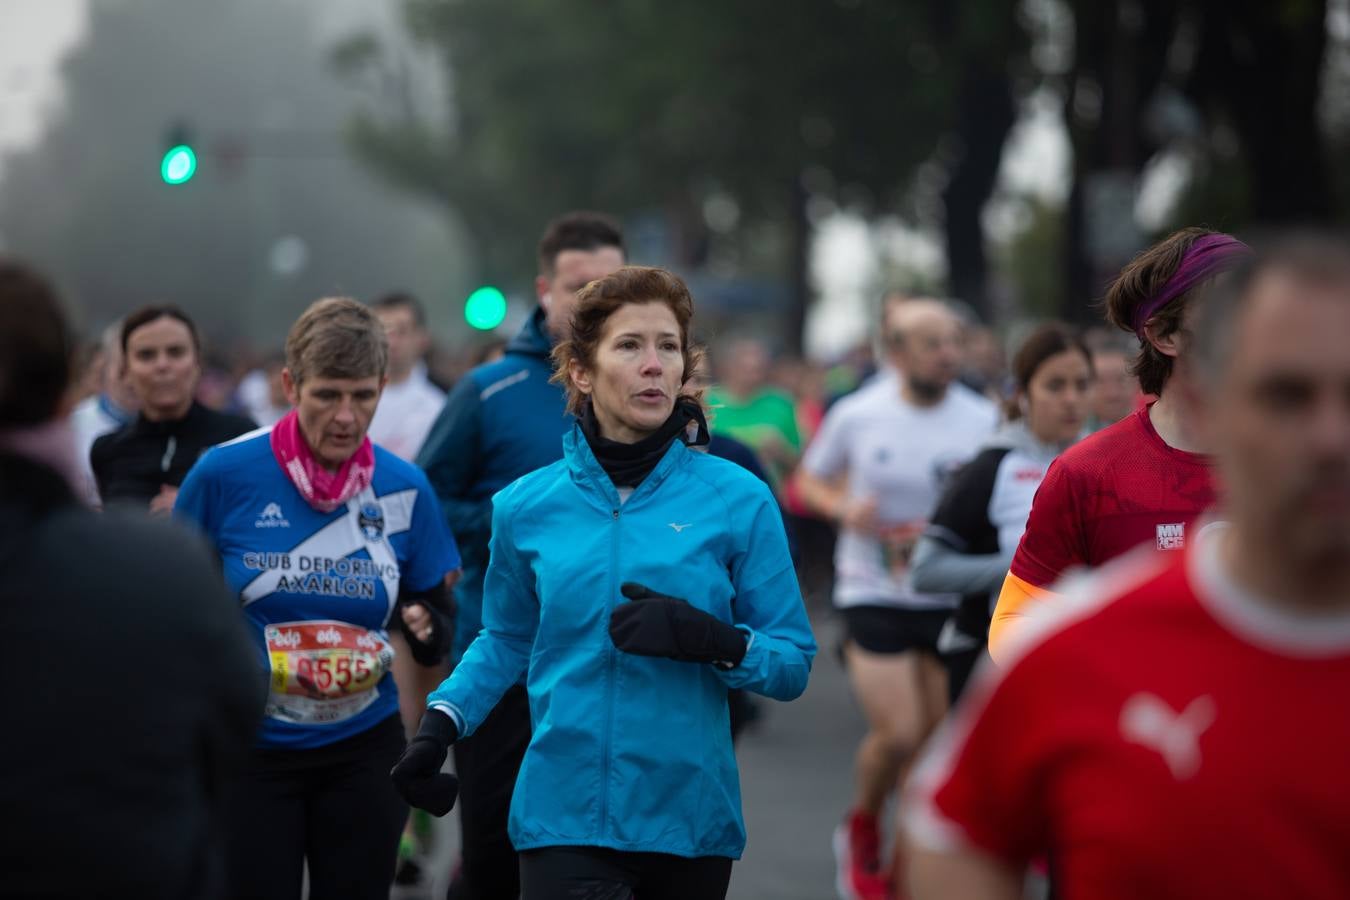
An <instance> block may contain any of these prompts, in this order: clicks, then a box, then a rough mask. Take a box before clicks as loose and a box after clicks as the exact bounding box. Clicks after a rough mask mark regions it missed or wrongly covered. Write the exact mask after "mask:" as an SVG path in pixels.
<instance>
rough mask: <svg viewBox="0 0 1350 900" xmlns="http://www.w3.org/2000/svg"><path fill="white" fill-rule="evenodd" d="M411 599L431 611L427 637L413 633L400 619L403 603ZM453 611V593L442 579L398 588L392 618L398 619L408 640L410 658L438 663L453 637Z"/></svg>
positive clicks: (411, 601)
mask: <svg viewBox="0 0 1350 900" xmlns="http://www.w3.org/2000/svg"><path fill="white" fill-rule="evenodd" d="M414 603H418V604H421V605H422V606H423V607H425V608H426V611H427V612H428V613H430V614H431V634H430V635H429V636H428V637H427V639H426V640H422V638H420V637H419V636H417V635H415V634H413V632H412V629H411V628H409V627H408V623H407V622H404V621H403V607H405V606H412V605H413V604H414ZM455 612H456V610H455V598H454V595H453V594H452V593H451V592H450V590H449V589H448V588H446V586H445V583H444V582H439V583H437V584H435V585H433V586H432V587H430V588H428V589H427V590H425V591H418V592H416V593H413V592H411V591H406V590H403V589H400V590H399V592H398V603H397V604H396V605H395V607H394V613H393V616H392V618H394V619H396V620H397V623H398V629H399V631H401V632H403V637H404V639H405V640H407V642H408V649H409V650H410V651H411V652H412V658H413V661H414V662H416V663H417V664H418V665H419V666H438V665H440V664H441V662H442V661H443V660H444V659H445V656H446V654H447V653H449V652H450V644H451V643H452V642H453V641H454V639H455Z"/></svg>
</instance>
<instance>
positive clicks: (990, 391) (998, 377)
mask: <svg viewBox="0 0 1350 900" xmlns="http://www.w3.org/2000/svg"><path fill="white" fill-rule="evenodd" d="M963 350H964V354H965V361H964V363H963V364H962V366H961V383H962V384H964V385H965V386H966V387H968V388H970V389H971V390H972V391H974V392H975V393H977V394H983V395H984V396H985V397H986V398H987V399H989V400H992V401H993V402H994V403H998V404H1002V403H1003V402H1004V400H1005V399H1006V398H1005V397H1004V395H1003V382H1004V379H1005V378H1006V377H1007V374H1008V359H1007V356H1006V354H1004V352H1003V342H1002V341H1000V340H999V337H998V335H997V334H995V333H994V330H993V329H992V328H989V327H988V326H986V325H980V324H978V323H976V324H973V325H968V326H966V331H965V341H964V347H963Z"/></svg>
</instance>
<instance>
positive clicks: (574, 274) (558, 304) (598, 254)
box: [534, 247, 624, 340]
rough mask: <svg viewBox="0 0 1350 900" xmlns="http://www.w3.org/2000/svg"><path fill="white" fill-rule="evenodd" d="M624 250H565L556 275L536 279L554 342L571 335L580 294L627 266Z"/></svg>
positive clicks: (558, 259) (555, 268)
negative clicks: (570, 330)
mask: <svg viewBox="0 0 1350 900" xmlns="http://www.w3.org/2000/svg"><path fill="white" fill-rule="evenodd" d="M623 263H624V259H623V251H622V250H620V249H619V248H618V247H597V248H596V249H594V250H563V251H562V252H560V253H559V254H558V255H557V257H556V258H555V259H554V260H553V271H552V273H547V272H546V273H544V274H543V275H540V276H539V277H538V278H536V279H535V280H534V283H535V291H536V292H537V293H538V294H539V305H540V306H542V307H544V314H545V316H546V317H547V319H548V330H549V332H550V333H551V334H552V335H553V337H554V339H555V340H557V339H560V338H562V337H564V336H565V335H566V334H567V331H568V329H569V328H570V327H571V324H572V310H573V309H574V308H575V307H576V303H577V291H579V290H581V289H582V288H584V287H585V286H586V285H588V284H590V283H591V282H592V281H595V280H596V279H597V278H604V277H605V276H606V275H608V274H610V273H611V272H613V271H615V270H617V269H620V268H622V267H623Z"/></svg>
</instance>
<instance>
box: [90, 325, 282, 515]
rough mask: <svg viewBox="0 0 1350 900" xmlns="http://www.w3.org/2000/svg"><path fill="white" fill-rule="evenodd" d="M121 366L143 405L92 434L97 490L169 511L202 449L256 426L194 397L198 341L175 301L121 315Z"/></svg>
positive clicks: (108, 497)
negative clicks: (120, 422)
mask: <svg viewBox="0 0 1350 900" xmlns="http://www.w3.org/2000/svg"><path fill="white" fill-rule="evenodd" d="M122 366H123V368H124V370H125V372H126V375H127V380H128V382H129V384H130V387H131V390H132V392H133V393H135V395H136V398H137V401H138V402H139V403H140V413H139V415H137V417H136V419H135V420H134V421H132V422H131V423H130V424H128V425H125V426H123V427H122V428H120V429H118V430H117V431H114V432H112V433H110V434H105V435H103V436H102V437H100V438H98V440H96V441H94V445H93V448H92V449H91V450H90V452H89V462H90V464H91V466H92V467H93V470H94V479H95V481H96V482H97V484H98V493H99V497H100V498H101V499H102V501H103V503H104V505H105V506H106V505H108V504H110V503H117V502H131V503H136V504H139V505H140V506H142V507H143V508H146V507H148V509H149V510H150V512H152V513H167V512H169V511H170V510H171V509H173V500H174V496H175V495H176V494H177V493H178V486H179V485H181V484H182V483H183V478H184V477H186V475H187V473H188V469H191V468H192V464H193V463H195V462H196V461H197V458H198V457H199V456H201V455H202V454H203V453H205V452H206V450H207V449H208V448H210V447H212V446H214V445H216V444H219V443H223V442H224V441H228V440H231V439H232V438H236V437H238V436H239V435H241V434H244V433H245V432H248V431H252V430H253V429H254V428H257V427H258V426H257V425H256V424H255V423H254V422H253V420H252V419H248V418H245V417H243V416H234V415H230V414H228V413H221V412H216V411H215V410H211V409H207V408H206V407H205V406H202V405H201V404H200V403H198V402H197V400H196V392H197V383H198V382H199V381H200V380H201V377H202V359H201V341H200V340H199V339H198V337H197V326H196V325H194V324H193V322H192V320H191V319H190V318H188V316H187V314H186V313H184V312H183V311H182V310H181V309H178V308H177V307H175V306H145V307H142V308H140V309H138V310H136V311H135V312H133V313H132V314H131V315H129V316H127V317H126V319H124V320H123V321H122Z"/></svg>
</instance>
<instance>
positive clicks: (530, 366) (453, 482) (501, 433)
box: [417, 309, 572, 663]
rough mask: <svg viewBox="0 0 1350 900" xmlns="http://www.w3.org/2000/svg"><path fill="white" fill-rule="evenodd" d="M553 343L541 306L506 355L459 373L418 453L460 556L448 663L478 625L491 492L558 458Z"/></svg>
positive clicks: (562, 428)
mask: <svg viewBox="0 0 1350 900" xmlns="http://www.w3.org/2000/svg"><path fill="white" fill-rule="evenodd" d="M552 349H553V346H552V342H551V341H550V339H549V336H548V332H547V331H545V329H544V314H543V310H541V309H537V310H535V312H534V315H532V316H530V320H529V321H528V322H526V323H525V327H524V328H522V329H521V330H520V333H519V334H518V335H516V337H515V338H514V339H513V340H512V341H511V343H510V344H508V345H507V347H506V355H505V356H503V357H502V358H501V359H499V360H497V361H496V362H490V363H487V364H485V365H481V366H479V367H478V368H476V369H474V370H472V371H471V372H469V373H468V374H467V375H465V376H464V377H463V378H461V379H460V380H459V383H458V384H456V385H455V387H454V390H452V391H451V392H450V396H449V397H447V398H446V400H445V407H444V408H443V409H442V410H441V414H440V416H439V417H437V419H436V423H435V424H434V425H432V427H431V433H430V434H429V435H428V436H427V440H426V443H425V444H423V445H422V452H421V453H419V454H418V456H417V464H418V465H419V466H421V467H422V468H423V469H424V470H425V471H426V473H427V478H428V479H430V481H431V486H432V488H433V489H434V490H435V491H436V496H437V498H438V499H439V500H440V502H441V508H442V509H443V510H444V511H445V518H446V521H447V523H448V524H449V525H450V531H451V532H452V533H453V534H454V536H455V542H456V543H457V544H458V545H459V551H460V555H461V557H462V558H463V563H464V574H463V576H462V577H461V578H460V581H459V584H458V585H457V586H456V588H455V602H456V604H457V605H458V607H459V612H458V616H457V620H456V626H455V643H454V647H453V649H452V651H451V655H450V660H451V662H452V663H458V662H459V658H460V657H461V656H462V655H463V654H464V650H465V648H467V647H468V646H469V644H470V643H471V642H472V641H473V639H474V637H476V636H477V635H478V631H479V629H480V628H482V620H483V576H484V573H485V572H486V571H487V561H488V539H489V538H490V537H491V535H492V495H493V494H495V493H496V492H497V491H499V490H501V489H502V488H504V487H506V486H507V485H508V484H510V483H511V482H513V481H515V480H516V479H517V478H519V477H521V476H522V475H527V474H529V473H530V472H533V471H534V470H535V469H539V468H542V467H544V466H547V465H549V464H550V463H554V462H557V461H558V460H559V459H562V455H563V448H562V438H563V435H564V434H565V433H566V432H567V431H568V429H570V428H571V426H572V417H571V416H568V415H566V413H565V412H564V408H565V405H566V401H565V399H564V395H563V390H562V388H561V387H560V386H559V385H556V384H550V383H549V378H550V377H552V375H553V365H552V363H551V362H550V360H549V353H550V351H551V350H552Z"/></svg>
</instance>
